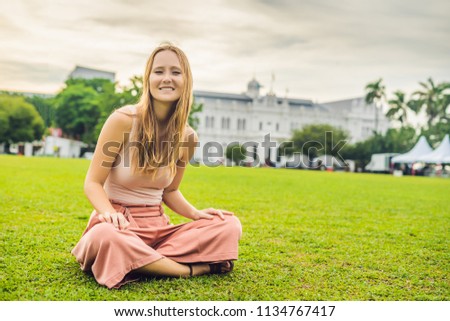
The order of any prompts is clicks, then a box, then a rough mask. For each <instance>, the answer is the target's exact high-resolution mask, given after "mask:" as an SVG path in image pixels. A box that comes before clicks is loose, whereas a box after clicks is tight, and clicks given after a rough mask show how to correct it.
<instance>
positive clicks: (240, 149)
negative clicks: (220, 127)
mask: <svg viewBox="0 0 450 321" xmlns="http://www.w3.org/2000/svg"><path fill="white" fill-rule="evenodd" d="M245 154H246V150H245V148H244V146H242V145H239V144H234V145H228V146H227V150H226V151H225V156H226V157H227V159H229V160H232V161H233V162H234V163H235V164H236V165H241V161H243V160H244V159H245V157H246V156H245Z"/></svg>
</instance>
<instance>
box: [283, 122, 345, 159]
mask: <svg viewBox="0 0 450 321" xmlns="http://www.w3.org/2000/svg"><path fill="white" fill-rule="evenodd" d="M347 139H348V134H347V132H345V131H344V130H342V129H340V128H336V127H333V126H331V125H327V124H313V125H307V126H305V127H303V128H302V129H301V130H296V131H294V133H293V135H292V138H291V142H284V143H282V144H281V145H280V154H281V155H292V153H293V152H300V153H302V154H304V155H308V158H309V160H313V159H314V158H316V157H317V156H319V155H325V154H327V155H332V156H338V153H339V149H340V148H337V147H338V146H340V147H342V144H343V143H344V142H345V141H347ZM344 144H345V143H344Z"/></svg>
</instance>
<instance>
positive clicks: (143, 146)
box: [131, 43, 193, 177]
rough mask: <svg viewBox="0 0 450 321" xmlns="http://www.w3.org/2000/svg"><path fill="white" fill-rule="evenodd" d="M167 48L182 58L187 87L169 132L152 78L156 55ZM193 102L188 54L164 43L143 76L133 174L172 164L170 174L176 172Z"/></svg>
mask: <svg viewBox="0 0 450 321" xmlns="http://www.w3.org/2000/svg"><path fill="white" fill-rule="evenodd" d="M164 50H170V51H172V52H174V53H175V54H176V55H177V57H178V59H179V61H180V66H181V71H182V76H183V80H184V88H183V90H182V93H181V96H180V98H179V99H178V101H177V102H176V106H175V110H174V111H173V113H172V115H171V116H170V119H169V122H168V124H167V126H166V129H167V131H166V134H165V135H161V134H160V132H159V128H158V126H157V119H156V114H155V110H154V106H153V104H152V95H151V93H150V85H149V77H150V73H151V71H152V66H153V61H154V59H155V56H156V54H158V53H159V52H161V51H164ZM192 102H193V96H192V73H191V67H190V66H189V61H188V59H187V57H186V55H185V53H184V52H183V51H182V50H181V49H180V48H178V47H176V46H174V45H173V44H171V43H163V44H161V45H160V46H158V47H157V48H156V49H155V50H153V52H152V54H151V55H150V57H149V58H148V61H147V65H146V68H145V74H144V78H143V86H142V95H141V98H140V100H139V102H138V104H137V117H136V119H135V123H134V125H133V131H132V135H131V139H132V141H134V142H138V144H136V148H133V149H132V150H131V169H132V172H133V173H142V174H151V175H153V176H154V175H155V174H156V172H157V169H158V168H160V167H164V166H168V167H169V169H170V176H171V177H173V176H174V175H175V173H176V165H177V161H178V159H179V157H180V148H181V147H182V143H183V141H184V132H185V129H186V125H187V121H188V117H189V113H190V110H191V106H192Z"/></svg>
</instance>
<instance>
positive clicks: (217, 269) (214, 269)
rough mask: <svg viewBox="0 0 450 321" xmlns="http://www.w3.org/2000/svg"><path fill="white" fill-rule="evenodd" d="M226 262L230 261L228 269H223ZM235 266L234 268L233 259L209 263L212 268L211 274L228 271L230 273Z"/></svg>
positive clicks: (210, 268)
mask: <svg viewBox="0 0 450 321" xmlns="http://www.w3.org/2000/svg"><path fill="white" fill-rule="evenodd" d="M225 263H228V270H225V271H222V268H223V267H224V266H225ZM233 268H234V263H233V261H231V260H229V261H224V262H219V263H212V264H209V270H210V272H209V274H226V273H230V272H231V271H233Z"/></svg>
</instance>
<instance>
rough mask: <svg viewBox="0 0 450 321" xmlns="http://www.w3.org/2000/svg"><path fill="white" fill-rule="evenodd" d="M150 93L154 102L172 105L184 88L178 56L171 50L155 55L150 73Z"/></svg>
mask: <svg viewBox="0 0 450 321" xmlns="http://www.w3.org/2000/svg"><path fill="white" fill-rule="evenodd" d="M149 82H150V93H151V95H152V97H153V99H154V100H157V101H160V102H164V103H174V102H176V101H177V100H178V99H179V98H180V97H181V93H182V92H183V88H184V79H183V74H182V70H181V65H180V61H179V59H178V56H177V55H176V54H175V53H174V52H173V51H171V50H163V51H160V52H158V53H157V54H156V55H155V58H154V60H153V65H152V70H151V72H150V78H149Z"/></svg>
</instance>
